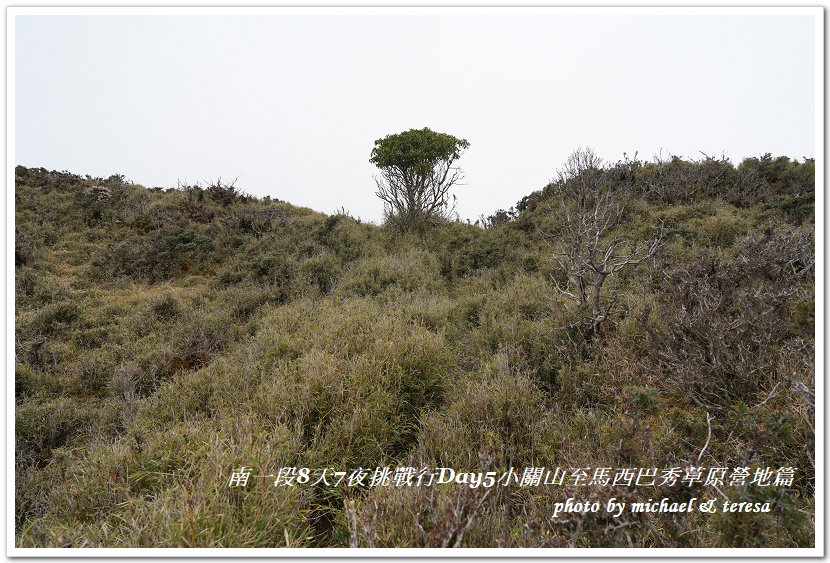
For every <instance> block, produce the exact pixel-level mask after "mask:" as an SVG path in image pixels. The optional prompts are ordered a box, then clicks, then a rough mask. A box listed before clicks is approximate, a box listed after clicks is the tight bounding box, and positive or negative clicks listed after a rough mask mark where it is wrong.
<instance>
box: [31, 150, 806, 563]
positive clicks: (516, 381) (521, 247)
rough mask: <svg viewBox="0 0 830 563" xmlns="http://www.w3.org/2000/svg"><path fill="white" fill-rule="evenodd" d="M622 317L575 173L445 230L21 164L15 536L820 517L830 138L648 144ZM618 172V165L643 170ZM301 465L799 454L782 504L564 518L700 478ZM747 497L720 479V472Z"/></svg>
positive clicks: (91, 538) (632, 197)
mask: <svg viewBox="0 0 830 563" xmlns="http://www.w3.org/2000/svg"><path fill="white" fill-rule="evenodd" d="M603 182H605V183H607V184H609V185H611V184H613V185H616V184H619V185H625V186H626V189H627V190H628V192H627V194H628V197H627V199H626V201H627V207H626V211H625V220H624V221H623V222H622V223H621V225H619V226H618V227H617V228H616V229H615V231H614V232H613V233H610V234H609V236H612V235H620V236H622V235H625V236H626V237H628V238H630V239H632V240H635V241H638V240H639V241H645V240H647V239H648V238H649V237H650V236H651V235H652V233H653V231H654V228H655V226H656V225H662V232H663V237H662V244H661V246H660V248H659V250H658V252H657V253H656V254H655V255H654V256H653V257H651V258H650V259H648V260H645V261H643V262H642V263H640V264H637V265H632V266H631V267H627V268H625V269H622V270H620V271H619V272H617V273H616V274H614V275H613V276H611V277H609V279H608V281H607V284H606V286H605V288H604V290H603V291H605V292H607V295H608V296H609V299H610V298H611V296H612V295H613V299H614V307H613V309H610V310H609V315H608V319H607V320H606V321H604V322H603V324H602V332H601V334H597V333H596V332H594V331H592V330H590V328H591V324H590V318H589V315H590V311H588V310H587V309H586V307H585V306H584V305H580V304H579V303H577V302H576V301H575V300H574V299H572V298H570V297H569V296H568V295H566V294H564V293H563V292H562V291H559V290H558V289H557V287H563V284H564V283H566V282H567V277H568V276H567V273H566V272H564V271H563V270H562V266H561V265H560V263H559V262H558V261H557V260H556V257H557V252H558V249H559V248H560V246H561V243H562V239H561V236H560V234H561V233H560V231H559V230H558V229H559V226H560V225H561V222H560V221H559V219H561V216H559V215H558V211H557V210H558V209H560V208H559V207H558V202H557V201H556V199H557V197H558V196H557V194H558V193H559V192H558V191H557V189H556V185H555V184H552V185H551V186H548V187H546V188H545V189H543V190H541V191H539V192H536V193H533V194H531V195H529V196H527V197H525V198H524V199H523V200H522V201H521V202H519V203H518V205H517V206H516V208H515V209H511V210H508V211H500V212H497V213H495V214H494V215H493V216H491V217H489V218H487V219H484V220H482V221H480V222H479V224H477V225H470V224H464V223H461V222H438V223H436V224H433V225H430V226H428V227H425V228H423V229H421V230H419V231H417V232H405V233H402V232H398V231H395V230H394V229H391V228H388V227H379V226H375V225H372V224H365V223H362V222H360V221H358V220H355V219H354V218H352V217H350V216H349V215H348V214H345V213H343V214H337V215H331V216H326V215H324V214H321V213H318V212H315V211H312V210H309V209H303V208H297V207H294V206H292V205H290V204H288V203H284V202H281V201H277V200H270V199H267V198H266V199H264V200H263V199H257V198H253V197H249V196H245V195H242V194H240V193H239V192H238V191H237V190H236V189H235V188H233V187H232V186H227V185H223V184H221V183H217V184H215V185H213V186H210V187H208V188H200V187H183V188H180V189H167V190H162V189H157V188H153V189H147V188H145V187H142V186H138V185H134V184H130V183H127V182H125V181H124V179H123V178H122V177H118V176H113V177H110V178H107V179H102V178H90V177H81V176H77V175H73V174H69V173H66V172H49V171H46V170H44V169H27V168H24V167H17V170H16V186H15V212H16V225H15V266H16V268H15V270H16V273H15V296H16V312H15V313H16V334H15V355H16V371H15V420H16V450H15V451H16V455H15V476H16V499H15V500H16V511H15V514H16V522H15V524H16V533H17V538H16V541H17V545H18V546H22V547H43V546H74V547H80V546H87V547H89V546H107V547H196V546H198V547H216V546H225V547H272V546H276V547H279V546H286V545H290V546H292V547H299V546H305V547H348V546H350V545H351V546H377V547H386V546H408V547H421V546H424V547H440V546H445V545H459V546H463V547H497V546H509V547H520V546H521V547H560V546H576V547H585V546H593V547H601V546H619V547H628V546H637V547H649V546H660V547H675V546H683V547H702V546H708V547H722V546H723V547H725V546H746V547H760V546H763V547H778V546H781V547H805V546H812V545H813V544H814V477H815V476H814V465H813V455H814V453H813V452H814V451H815V448H814V434H813V420H814V406H815V397H814V396H813V395H812V390H813V388H814V363H813V362H814V360H813V358H814V347H815V346H814V345H815V342H814V325H813V319H814V309H815V305H814V299H813V295H814V286H813V284H814V271H813V257H814V254H815V251H814V210H813V202H814V193H813V190H814V170H813V162H812V161H809V160H808V161H806V162H801V163H799V162H793V161H790V160H789V159H787V158H783V157H782V158H771V157H769V156H767V157H763V158H759V159H748V160H746V161H744V162H743V163H741V165H740V166H738V167H734V166H733V165H732V164H730V163H729V162H726V161H722V160H716V159H710V158H707V159H705V160H702V161H699V162H688V161H683V160H680V159H673V160H671V161H665V162H639V161H624V162H621V163H618V164H617V165H614V166H610V167H608V169H607V170H605V171H603ZM615 183H616V184H615ZM242 465H246V466H249V467H250V466H253V467H254V468H255V471H254V473H255V474H256V475H266V474H276V473H277V472H278V470H279V468H281V467H287V466H296V467H309V468H326V467H332V468H337V469H349V468H357V467H364V468H366V467H370V468H374V467H375V466H387V465H388V466H392V467H393V468H394V467H397V466H412V467H418V468H420V467H452V468H455V469H457V470H464V471H491V470H492V471H504V470H507V469H508V468H509V467H514V468H517V469H519V470H521V468H524V467H530V466H535V467H548V468H553V467H556V466H560V467H568V468H579V467H590V468H595V467H605V466H608V467H613V468H620V467H660V468H666V467H673V466H678V467H684V468H685V467H687V466H689V465H700V466H706V467H715V466H723V467H739V466H750V467H752V468H755V467H765V466H770V467H775V468H777V467H787V466H791V467H794V468H797V472H796V478H795V481H794V483H793V485H792V486H791V487H759V486H756V485H751V486H750V485H746V486H737V487H725V488H723V489H722V494H723V495H725V496H727V497H729V498H730V499H733V500H736V501H746V500H751V501H753V502H756V501H757V502H763V501H764V500H767V499H769V500H771V501H772V503H773V507H774V508H773V511H772V512H771V513H769V514H757V513H756V514H744V513H723V514H714V515H706V514H699V513H696V514H695V513H693V514H690V515H681V516H677V515H672V514H641V515H635V516H630V515H629V516H625V517H623V518H622V519H611V518H609V517H608V516H606V515H604V514H597V515H587V516H584V517H579V516H575V515H571V516H568V517H565V518H562V519H560V520H559V521H552V520H551V518H550V515H551V512H552V506H553V503H555V502H559V501H562V500H564V499H565V498H567V497H569V496H574V497H578V498H580V499H583V498H589V499H606V498H608V497H614V496H615V497H618V498H621V497H629V498H631V497H638V496H639V497H645V498H644V499H643V500H645V499H646V498H649V497H651V498H661V497H671V498H673V499H677V500H684V499H688V498H691V497H694V496H697V497H704V496H707V495H711V494H716V493H714V492H713V490H712V489H711V488H704V487H702V485H700V484H698V485H695V486H692V487H685V486H684V487H666V488H664V489H659V488H657V489H649V490H643V489H636V490H633V491H632V490H626V488H625V487H621V486H618V487H616V488H614V487H612V486H610V485H608V486H592V487H578V486H569V485H564V486H562V487H538V488H533V487H517V486H512V487H495V488H493V489H492V490H491V491H490V492H489V494H488V493H487V492H486V491H485V490H484V489H471V488H469V487H463V486H459V485H440V486H434V487H420V488H417V487H411V488H394V487H390V488H375V489H365V488H364V489H358V488H350V489H347V488H342V487H341V488H326V487H324V486H322V485H316V486H310V485H309V486H297V487H274V486H273V483H272V480H269V479H263V478H252V480H251V482H250V483H249V485H248V486H247V487H246V488H244V489H243V488H229V487H227V482H228V478H229V476H230V474H231V471H232V470H233V469H234V468H238V467H239V466H242ZM718 498H720V497H718Z"/></svg>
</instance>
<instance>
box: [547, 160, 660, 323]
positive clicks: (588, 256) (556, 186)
mask: <svg viewBox="0 0 830 563" xmlns="http://www.w3.org/2000/svg"><path fill="white" fill-rule="evenodd" d="M606 171H607V168H606V166H605V165H604V164H603V162H602V160H601V159H600V158H599V157H598V156H597V155H596V154H594V152H593V151H592V150H591V149H588V148H586V149H577V151H576V152H574V153H573V154H572V155H571V156H570V157H569V158H568V160H567V162H566V163H565V166H564V167H563V168H562V169H560V170H559V172H558V175H557V178H556V180H555V181H554V183H553V192H554V199H555V203H554V204H553V205H552V209H551V211H553V212H554V216H555V222H556V223H557V227H558V228H557V235H558V237H557V239H558V244H557V245H556V246H555V250H554V252H553V255H554V258H555V260H556V261H557V263H558V264H559V266H560V268H561V269H562V270H563V271H564V272H565V273H566V274H567V283H565V284H561V283H558V282H557V288H558V289H559V291H560V292H561V293H562V294H563V295H565V296H567V297H569V298H570V299H573V300H574V301H576V302H577V304H578V305H579V306H580V307H589V308H590V318H591V330H592V331H593V333H594V335H595V336H600V335H601V333H602V330H601V325H602V323H603V322H604V321H605V320H606V319H608V317H609V315H610V312H611V309H612V308H613V307H614V305H615V304H616V296H615V294H614V293H613V292H612V293H611V294H610V295H606V293H605V292H604V291H603V288H604V286H605V283H606V281H607V280H608V278H610V277H611V276H613V275H614V274H616V273H617V272H619V271H620V270H622V269H624V268H626V267H628V266H634V265H637V264H640V263H642V262H644V261H646V260H648V259H649V258H651V257H653V256H654V255H655V253H656V252H657V249H658V248H659V247H660V244H661V242H662V240H663V236H662V228H658V229H656V231H655V234H654V235H653V236H652V237H651V239H649V240H648V241H646V242H642V241H635V240H631V239H628V238H625V237H623V236H621V235H620V234H619V233H618V232H617V229H616V227H617V226H618V225H619V224H620V223H621V222H622V219H623V216H624V213H625V210H626V197H627V195H628V193H629V191H628V190H626V186H625V185H619V184H618V183H615V182H611V181H609V179H608V177H607V175H606ZM557 206H558V207H557ZM554 281H556V280H554Z"/></svg>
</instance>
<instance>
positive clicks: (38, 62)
mask: <svg viewBox="0 0 830 563" xmlns="http://www.w3.org/2000/svg"><path fill="white" fill-rule="evenodd" d="M815 33H816V30H815V24H814V19H813V18H812V17H810V16H573V15H555V16H547V15H545V16H542V15H514V16H485V15H474V14H472V13H471V14H469V15H464V16H441V15H431V16H427V15H418V16H366V15H348V16H334V15H329V16H234V17H228V16H187V17H178V16H177V17H173V16H124V17H111V16H60V17H59V16H18V17H17V19H16V45H15V49H16V50H15V65H16V69H15V97H16V113H15V116H16V131H15V133H16V140H15V146H16V155H15V160H16V163H17V164H22V165H25V166H42V167H45V168H49V169H57V170H64V169H66V170H69V171H71V172H75V173H78V174H90V175H93V176H108V175H110V174H115V173H119V174H124V175H125V176H126V177H127V178H128V179H130V180H132V181H134V182H137V183H140V184H144V185H146V186H164V187H168V186H175V185H176V184H177V181H182V182H185V181H186V182H189V183H195V182H197V181H202V182H204V181H206V180H210V179H215V178H217V177H222V178H223V179H226V180H232V179H234V178H236V177H238V178H239V179H238V181H237V186H238V187H240V188H241V189H243V190H244V191H246V192H248V193H250V194H254V195H258V196H264V195H271V196H272V197H276V198H279V199H282V200H286V201H289V202H291V203H294V204H297V205H302V206H307V207H311V208H313V209H317V210H320V211H324V212H327V213H330V212H333V211H334V210H336V209H338V208H340V207H341V206H343V207H345V208H346V210H348V211H349V212H351V213H352V214H354V215H359V216H361V217H362V218H363V219H367V220H374V221H379V220H380V219H381V216H382V205H381V202H380V200H378V199H377V198H376V197H375V196H374V190H375V187H374V182H373V180H372V176H373V174H375V173H376V171H375V169H374V168H373V166H372V165H371V164H369V161H368V160H369V153H370V152H371V149H372V146H373V142H374V140H375V139H378V138H380V137H382V136H384V135H387V134H390V133H397V132H400V131H404V130H407V129H411V128H422V127H429V128H431V129H433V130H436V131H440V132H444V133H450V134H453V135H455V136H457V137H463V138H465V139H467V140H469V142H470V148H469V149H468V150H467V151H466V152H465V153H464V155H463V156H462V158H461V160H460V165H461V167H462V168H463V170H464V172H465V174H466V177H467V179H466V185H464V186H462V187H460V188H458V189H457V190H455V193H456V194H457V195H458V204H459V205H458V212H459V214H460V215H461V217H462V218H470V219H475V218H477V217H478V216H479V215H480V214H489V213H492V212H493V211H495V210H496V209H499V208H508V207H510V206H511V205H513V204H515V203H516V202H517V201H518V200H519V199H521V198H522V197H523V196H524V195H527V194H528V193H530V192H532V191H534V190H537V189H539V188H541V187H542V186H544V184H545V183H546V182H547V181H548V180H549V179H550V178H551V177H553V176H554V173H555V171H556V169H557V168H558V167H559V166H560V165H561V164H562V163H563V162H564V160H565V159H566V158H567V156H568V155H569V154H570V153H571V152H572V151H573V150H574V149H576V148H577V147H579V146H586V145H587V146H591V147H593V148H594V149H595V150H596V152H597V153H598V154H599V155H601V156H602V157H604V158H606V159H609V160H617V159H619V158H621V157H622V154H623V152H627V153H629V154H633V153H634V152H635V151H639V153H640V156H645V157H649V158H650V157H651V156H652V155H654V154H656V153H657V152H658V151H660V150H661V149H662V150H663V151H664V153H666V152H668V153H672V154H678V155H684V156H687V157H688V156H691V157H699V156H700V152H699V151H704V152H706V153H708V154H717V155H720V154H721V153H725V154H726V155H727V156H728V157H730V158H731V159H732V160H733V162H736V163H737V162H739V161H740V160H741V159H742V158H744V157H746V156H757V155H760V154H763V153H766V152H770V153H772V154H773V155H780V154H783V155H787V156H791V157H797V158H799V159H801V158H802V157H804V156H810V157H812V156H814V152H815V146H814V144H815V132H816V129H815V127H816V123H815V104H816V99H815V76H814V74H815V55H814V51H815Z"/></svg>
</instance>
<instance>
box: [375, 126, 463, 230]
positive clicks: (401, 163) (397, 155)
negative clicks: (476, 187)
mask: <svg viewBox="0 0 830 563" xmlns="http://www.w3.org/2000/svg"><path fill="white" fill-rule="evenodd" d="M469 146H470V143H469V142H467V140H466V139H459V138H457V137H453V136H452V135H448V134H446V133H436V132H435V131H432V130H430V129H428V128H424V129H410V130H409V131H404V132H403V133H397V134H394V135H387V136H386V137H383V138H382V139H378V140H377V141H375V147H374V149H372V155H371V158H370V159H369V162H371V163H372V164H374V165H375V166H377V167H378V168H379V169H380V172H381V175H380V177H377V176H375V183H376V184H377V187H378V190H377V192H375V195H377V196H378V197H379V198H380V199H382V200H383V202H384V213H385V215H386V219H387V221H389V222H392V223H393V224H395V225H396V226H398V227H400V228H402V229H409V228H412V227H415V226H418V225H421V224H424V223H426V222H427V221H429V220H431V219H434V218H448V217H449V216H450V214H451V213H452V208H451V207H450V205H449V204H450V196H449V190H450V188H451V187H452V186H453V185H455V184H457V183H459V182H460V181H461V180H463V179H464V176H463V175H462V172H461V170H460V169H459V168H458V167H454V166H453V164H454V163H455V161H457V160H458V159H459V158H460V156H461V151H463V150H464V149H466V148H468V147H469ZM453 199H455V196H453Z"/></svg>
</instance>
